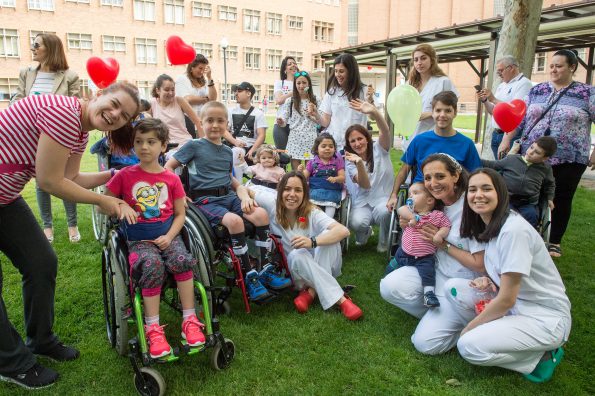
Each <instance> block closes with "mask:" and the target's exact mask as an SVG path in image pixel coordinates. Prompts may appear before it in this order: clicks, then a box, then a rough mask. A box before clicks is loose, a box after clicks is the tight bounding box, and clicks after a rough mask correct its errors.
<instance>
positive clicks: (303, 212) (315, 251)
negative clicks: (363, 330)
mask: <svg viewBox="0 0 595 396" xmlns="http://www.w3.org/2000/svg"><path fill="white" fill-rule="evenodd" d="M261 195H262V194H260V193H257V194H256V202H257V203H258V204H259V205H260V206H261V207H263V208H264V209H265V210H266V211H267V212H268V214H269V219H270V224H271V232H272V233H273V234H276V235H279V236H281V241H282V242H283V250H284V251H285V254H286V257H287V262H288V264H289V270H290V271H291V277H292V279H293V282H294V285H295V287H296V288H297V289H298V290H300V294H299V295H298V296H297V297H296V298H295V299H294V305H295V307H296V309H297V311H298V312H300V313H305V312H306V311H307V310H308V308H309V307H310V304H312V302H313V301H314V297H316V296H317V295H318V299H319V300H320V305H322V309H325V310H326V309H329V308H330V307H332V306H334V305H338V306H339V308H340V309H341V311H342V312H343V315H344V316H345V317H346V318H347V319H349V320H357V319H359V318H360V317H361V316H362V310H361V309H360V308H359V307H358V306H357V305H355V304H354V303H353V302H352V301H351V299H350V298H349V297H347V296H345V294H344V292H343V289H342V288H341V286H340V285H339V283H338V282H337V280H336V279H335V278H336V277H337V276H339V275H341V266H342V259H341V246H340V244H339V242H340V241H341V240H342V239H344V238H348V237H349V230H348V229H347V228H345V226H343V225H342V224H339V223H337V222H336V221H335V220H333V219H331V218H330V217H328V216H327V215H326V214H324V212H322V211H321V210H319V209H317V208H316V207H315V206H314V205H312V204H311V203H310V197H309V194H308V182H307V180H306V178H305V176H304V175H303V174H301V173H299V172H296V171H291V172H289V173H287V174H285V176H283V178H282V179H281V181H280V182H279V187H278V188H277V200H276V202H275V201H271V200H269V199H268V197H265V199H261V198H262V197H261Z"/></svg>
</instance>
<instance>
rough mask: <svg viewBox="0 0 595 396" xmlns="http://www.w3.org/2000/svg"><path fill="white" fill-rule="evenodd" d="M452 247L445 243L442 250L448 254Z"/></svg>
mask: <svg viewBox="0 0 595 396" xmlns="http://www.w3.org/2000/svg"><path fill="white" fill-rule="evenodd" d="M451 246H452V245H451V244H450V243H448V242H446V244H445V245H444V247H443V248H442V249H443V250H444V251H445V252H446V253H448V249H450V247H451Z"/></svg>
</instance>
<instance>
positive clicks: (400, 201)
mask: <svg viewBox="0 0 595 396" xmlns="http://www.w3.org/2000/svg"><path fill="white" fill-rule="evenodd" d="M406 200H407V189H406V186H401V188H400V189H399V193H398V196H397V203H396V205H395V209H394V210H393V212H392V213H391V215H390V225H389V228H388V250H387V254H388V259H389V260H390V259H391V258H392V257H393V256H394V255H395V253H396V251H397V248H398V246H399V245H400V244H401V231H402V230H401V226H400V224H399V215H398V214H397V209H398V208H400V207H401V206H403V205H405V201H406Z"/></svg>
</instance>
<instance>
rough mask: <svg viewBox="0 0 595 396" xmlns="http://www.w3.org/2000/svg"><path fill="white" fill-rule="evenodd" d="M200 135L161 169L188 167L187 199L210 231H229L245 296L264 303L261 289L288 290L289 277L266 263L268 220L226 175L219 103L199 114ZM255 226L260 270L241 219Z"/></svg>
mask: <svg viewBox="0 0 595 396" xmlns="http://www.w3.org/2000/svg"><path fill="white" fill-rule="evenodd" d="M201 121H202V125H203V129H204V131H205V137H204V138H202V139H197V140H192V141H190V142H188V143H186V144H185V145H184V146H182V148H180V150H178V152H177V153H175V154H174V155H173V157H172V158H171V159H170V160H169V161H167V163H166V164H165V167H166V168H167V169H170V170H175V169H176V168H178V167H179V166H181V165H182V164H187V165H188V173H189V184H190V191H189V195H190V198H191V199H192V201H193V203H194V204H195V205H196V206H197V207H198V209H199V210H200V211H201V212H202V213H203V214H204V215H205V217H206V218H207V219H208V221H209V223H210V225H211V226H212V227H216V226H218V225H220V224H221V225H223V226H225V227H226V228H227V230H228V231H229V234H230V237H231V244H232V247H233V252H234V253H235V255H236V256H238V257H239V258H240V260H241V263H242V271H243V273H244V275H245V284H246V289H247V292H248V295H249V297H250V299H251V300H253V301H264V300H267V299H269V297H270V296H271V293H269V291H268V290H267V288H270V289H274V290H281V289H285V288H287V287H290V286H291V279H289V278H286V277H283V276H282V275H280V274H278V273H277V272H276V271H275V268H274V266H273V265H272V264H271V263H270V260H271V259H270V254H269V253H270V247H271V241H270V238H269V218H268V215H267V213H266V212H265V211H264V210H263V209H262V208H259V207H256V205H255V204H254V201H253V200H252V198H251V197H250V196H249V194H248V190H247V189H246V188H245V187H244V186H242V185H241V184H240V183H239V182H238V181H237V180H236V179H235V178H233V177H232V175H231V172H232V167H233V153H232V150H231V148H229V147H228V146H226V145H224V144H223V143H222V140H221V138H222V136H223V134H224V133H225V132H226V129H227V109H226V108H225V105H223V104H222V103H220V102H215V101H212V102H208V103H207V104H205V105H204V107H203V108H202V111H201ZM243 219H246V220H248V221H250V222H251V223H252V224H254V226H255V234H256V241H255V245H256V246H258V247H259V248H260V255H261V261H260V263H261V267H262V269H261V270H260V271H257V269H259V268H253V265H252V263H251V262H250V258H249V256H248V246H247V244H246V235H245V232H244V231H245V229H244V221H243Z"/></svg>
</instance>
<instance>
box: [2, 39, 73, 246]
mask: <svg viewBox="0 0 595 396" xmlns="http://www.w3.org/2000/svg"><path fill="white" fill-rule="evenodd" d="M31 52H32V53H33V60H34V61H36V62H38V65H37V66H29V67H26V68H24V69H22V70H21V72H20V74H19V86H18V88H17V94H16V95H15V96H14V97H13V98H12V100H11V103H10V104H11V105H12V104H14V103H15V102H16V101H17V100H19V99H22V98H24V97H25V96H29V95H44V94H55V95H64V96H76V97H79V89H80V80H79V76H78V74H76V72H74V71H72V70H70V69H69V68H68V61H67V60H66V54H65V53H64V46H63V45H62V41H61V40H60V38H59V37H58V36H56V35H55V34H52V33H40V34H38V35H37V36H35V40H34V41H33V44H32V45H31ZM36 192H37V205H38V207H39V213H40V215H41V220H42V221H43V232H44V234H45V236H46V238H47V239H48V241H50V243H51V242H53V241H54V227H53V224H52V197H51V196H50V194H48V193H47V192H45V191H43V190H42V189H40V188H39V186H38V185H37V186H36ZM62 202H63V203H64V210H65V211H66V218H67V222H68V236H69V239H70V242H78V241H80V239H81V234H80V233H79V230H78V227H77V213H76V203H74V202H69V201H64V200H63V201H62Z"/></svg>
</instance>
